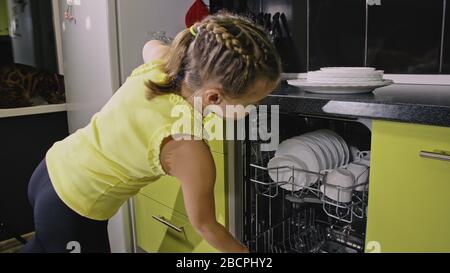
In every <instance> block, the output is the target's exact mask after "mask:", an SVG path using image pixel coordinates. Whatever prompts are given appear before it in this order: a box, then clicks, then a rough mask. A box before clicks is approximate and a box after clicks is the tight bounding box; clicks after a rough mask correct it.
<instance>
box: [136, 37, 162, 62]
mask: <svg viewBox="0 0 450 273" xmlns="http://www.w3.org/2000/svg"><path fill="white" fill-rule="evenodd" d="M168 51H169V46H167V45H165V44H164V43H163V42H161V41H158V40H152V41H149V42H147V43H146V44H145V46H144V49H143V50H142V57H143V58H144V62H145V63H148V62H151V61H154V60H160V59H163V58H164V57H165V56H166V54H167V52H168Z"/></svg>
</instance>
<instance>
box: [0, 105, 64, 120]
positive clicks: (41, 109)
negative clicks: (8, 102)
mask: <svg viewBox="0 0 450 273" xmlns="http://www.w3.org/2000/svg"><path fill="white" fill-rule="evenodd" d="M64 111H67V105H66V104H49V105H38V106H31V107H23V108H12V109H0V118H10V117H21V116H30V115H39V114H48V113H57V112H64Z"/></svg>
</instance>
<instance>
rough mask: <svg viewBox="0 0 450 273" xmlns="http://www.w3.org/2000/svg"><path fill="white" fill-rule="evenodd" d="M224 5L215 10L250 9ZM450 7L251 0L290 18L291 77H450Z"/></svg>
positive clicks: (386, 1)
mask: <svg viewBox="0 0 450 273" xmlns="http://www.w3.org/2000/svg"><path fill="white" fill-rule="evenodd" d="M224 2H225V1H223V0H222V1H221V0H212V1H211V5H212V6H213V10H219V9H220V8H221V7H224V8H227V9H230V10H234V11H239V9H240V7H242V5H245V4H242V3H240V4H239V6H238V5H237V4H235V3H233V1H231V2H229V3H227V4H225V3H224ZM234 2H236V1H234ZM239 2H246V1H239ZM449 5H450V1H449V0H339V1H336V0H295V1H294V0H248V1H247V6H248V7H250V8H253V10H252V11H253V12H255V13H257V12H265V13H267V12H270V13H271V14H272V15H273V14H274V13H275V12H284V13H285V14H286V16H287V18H288V22H289V26H290V29H291V32H292V36H293V40H294V43H295V50H293V51H291V52H294V53H295V55H296V56H299V57H300V61H299V66H298V67H295V69H292V67H289V66H288V67H287V69H285V71H286V72H306V71H309V70H316V69H319V68H320V67H324V66H366V65H367V66H374V67H377V68H379V69H383V70H385V71H386V73H390V74H450V53H449V52H450V25H449V24H450V23H449V22H450V9H449ZM255 7H256V8H255ZM289 58H290V57H289V55H287V56H286V57H284V61H285V62H288V61H290V60H289Z"/></svg>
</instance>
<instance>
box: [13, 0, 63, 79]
mask: <svg viewBox="0 0 450 273" xmlns="http://www.w3.org/2000/svg"><path fill="white" fill-rule="evenodd" d="M7 7H8V15H9V21H10V33H11V39H12V48H13V59H14V62H15V63H19V64H25V65H29V66H33V67H36V68H39V69H44V70H47V71H51V72H57V71H58V68H57V60H56V46H55V35H54V29H53V20H52V18H53V16H52V15H53V14H52V3H51V0H25V1H17V0H8V1H7Z"/></svg>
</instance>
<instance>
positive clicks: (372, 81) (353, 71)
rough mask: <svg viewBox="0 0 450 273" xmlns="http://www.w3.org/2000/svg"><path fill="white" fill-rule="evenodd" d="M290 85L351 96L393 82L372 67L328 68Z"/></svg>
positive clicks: (316, 91) (314, 91)
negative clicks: (350, 94)
mask: <svg viewBox="0 0 450 273" xmlns="http://www.w3.org/2000/svg"><path fill="white" fill-rule="evenodd" d="M288 83H289V84H290V85H294V86H298V87H300V88H302V89H304V90H306V91H308V92H313V93H334V94H349V93H368V92H372V91H373V90H375V89H377V88H379V87H384V86H387V85H391V84H392V83H393V81H391V80H385V79H384V71H378V70H376V69H375V68H372V67H326V68H322V69H321V70H319V71H312V72H309V73H308V77H307V79H294V80H289V81H288Z"/></svg>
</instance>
